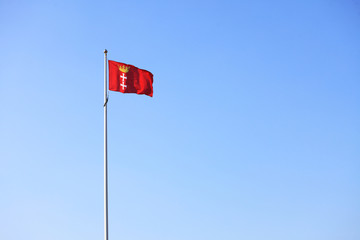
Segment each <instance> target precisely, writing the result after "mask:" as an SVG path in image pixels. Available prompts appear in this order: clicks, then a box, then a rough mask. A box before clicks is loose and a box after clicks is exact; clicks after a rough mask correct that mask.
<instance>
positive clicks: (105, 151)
mask: <svg viewBox="0 0 360 240" xmlns="http://www.w3.org/2000/svg"><path fill="white" fill-rule="evenodd" d="M106 77H107V50H106V49H105V50H104V240H108V239H109V234H108V230H109V227H108V177H107V172H108V169H107V168H108V167H107V101H108V99H107V79H106Z"/></svg>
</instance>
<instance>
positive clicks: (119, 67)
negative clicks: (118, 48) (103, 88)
mask: <svg viewBox="0 0 360 240" xmlns="http://www.w3.org/2000/svg"><path fill="white" fill-rule="evenodd" d="M152 84H153V74H152V73H151V72H149V71H146V70H143V69H140V68H137V67H135V66H133V65H129V64H125V63H120V62H115V61H111V60H109V90H111V91H117V92H122V93H137V94H145V95H148V96H150V97H152V96H153V86H152Z"/></svg>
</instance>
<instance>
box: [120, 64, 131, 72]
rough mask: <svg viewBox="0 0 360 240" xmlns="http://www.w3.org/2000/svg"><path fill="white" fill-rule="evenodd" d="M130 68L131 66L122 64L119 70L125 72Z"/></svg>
mask: <svg viewBox="0 0 360 240" xmlns="http://www.w3.org/2000/svg"><path fill="white" fill-rule="evenodd" d="M129 69H130V66H128V67H126V66H125V65H120V66H119V70H120V71H122V72H123V73H127V72H128V71H129Z"/></svg>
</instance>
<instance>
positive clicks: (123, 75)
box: [120, 73, 127, 91]
mask: <svg viewBox="0 0 360 240" xmlns="http://www.w3.org/2000/svg"><path fill="white" fill-rule="evenodd" d="M120 78H121V83H120V86H121V87H122V90H123V91H124V90H125V88H126V87H127V85H125V79H127V77H125V73H122V75H120Z"/></svg>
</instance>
